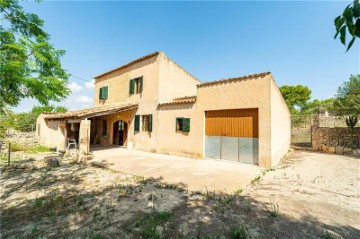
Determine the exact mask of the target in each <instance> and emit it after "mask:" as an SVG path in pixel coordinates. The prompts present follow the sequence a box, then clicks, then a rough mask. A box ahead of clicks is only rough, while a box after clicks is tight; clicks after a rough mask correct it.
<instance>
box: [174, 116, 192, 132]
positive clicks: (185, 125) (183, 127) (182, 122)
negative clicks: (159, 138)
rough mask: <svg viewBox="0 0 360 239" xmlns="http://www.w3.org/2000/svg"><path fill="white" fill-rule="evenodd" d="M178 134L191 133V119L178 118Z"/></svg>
mask: <svg viewBox="0 0 360 239" xmlns="http://www.w3.org/2000/svg"><path fill="white" fill-rule="evenodd" d="M176 132H190V118H181V117H179V118H176Z"/></svg>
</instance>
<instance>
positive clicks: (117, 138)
mask: <svg viewBox="0 0 360 239" xmlns="http://www.w3.org/2000/svg"><path fill="white" fill-rule="evenodd" d="M127 128H128V126H127V123H126V122H125V121H123V120H119V121H116V122H115V123H114V125H113V144H115V145H121V146H123V145H125V144H126V139H127Z"/></svg>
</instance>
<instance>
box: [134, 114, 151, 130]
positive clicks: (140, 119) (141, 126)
mask: <svg viewBox="0 0 360 239" xmlns="http://www.w3.org/2000/svg"><path fill="white" fill-rule="evenodd" d="M134 130H135V132H138V131H149V132H151V131H152V115H135V126H134Z"/></svg>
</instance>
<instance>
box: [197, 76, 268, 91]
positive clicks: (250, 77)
mask: <svg viewBox="0 0 360 239" xmlns="http://www.w3.org/2000/svg"><path fill="white" fill-rule="evenodd" d="M270 74H271V72H262V73H258V74H252V75H246V76H240V77H234V78H228V79H221V80H216V81H210V82H204V83H202V84H199V85H197V87H198V88H200V87H204V86H209V85H217V84H222V83H227V82H235V81H242V80H249V79H256V78H263V77H265V76H267V75H270Z"/></svg>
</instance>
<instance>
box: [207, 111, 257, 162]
mask: <svg viewBox="0 0 360 239" xmlns="http://www.w3.org/2000/svg"><path fill="white" fill-rule="evenodd" d="M205 119H206V120H205V156H206V157H208V158H217V159H223V160H231V161H236V162H243V163H251V164H258V162H259V159H258V158H259V157H258V145H259V140H258V138H259V123H258V122H259V120H258V109H232V110H214V111H206V112H205Z"/></svg>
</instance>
